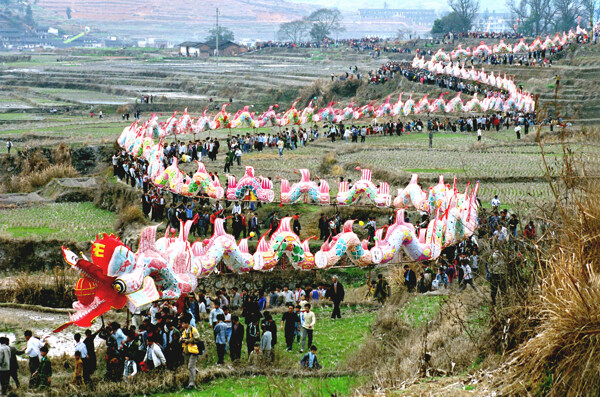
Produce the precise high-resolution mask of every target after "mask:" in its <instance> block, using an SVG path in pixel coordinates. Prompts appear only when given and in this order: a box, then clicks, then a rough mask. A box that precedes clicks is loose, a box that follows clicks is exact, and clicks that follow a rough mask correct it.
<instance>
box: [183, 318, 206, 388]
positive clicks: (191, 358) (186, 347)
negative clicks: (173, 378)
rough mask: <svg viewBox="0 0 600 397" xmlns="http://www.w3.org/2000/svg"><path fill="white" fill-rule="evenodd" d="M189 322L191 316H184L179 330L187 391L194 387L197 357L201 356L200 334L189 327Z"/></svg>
mask: <svg viewBox="0 0 600 397" xmlns="http://www.w3.org/2000/svg"><path fill="white" fill-rule="evenodd" d="M190 321H191V315H190V314H189V313H186V314H184V315H183V317H182V319H181V328H183V333H182V334H181V345H182V347H183V355H184V357H185V366H186V368H187V369H188V373H189V380H188V385H187V386H186V388H188V389H191V388H193V387H195V383H196V363H197V362H198V356H199V355H200V354H202V352H201V351H200V343H201V341H200V334H199V333H198V330H197V329H196V328H195V327H192V326H191V325H190Z"/></svg>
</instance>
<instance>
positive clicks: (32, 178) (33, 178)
mask: <svg viewBox="0 0 600 397" xmlns="http://www.w3.org/2000/svg"><path fill="white" fill-rule="evenodd" d="M78 175H79V173H78V172H77V170H76V169H75V168H73V166H72V165H64V164H57V165H49V166H47V167H46V168H44V169H43V170H41V171H30V172H27V173H25V172H23V173H21V175H14V176H12V177H11V178H10V179H9V180H8V181H6V182H5V183H4V185H2V188H1V189H0V190H1V191H2V193H30V192H33V191H35V190H38V189H39V188H41V187H43V186H46V185H47V184H48V182H50V181H51V180H52V179H54V178H74V177H76V176H78Z"/></svg>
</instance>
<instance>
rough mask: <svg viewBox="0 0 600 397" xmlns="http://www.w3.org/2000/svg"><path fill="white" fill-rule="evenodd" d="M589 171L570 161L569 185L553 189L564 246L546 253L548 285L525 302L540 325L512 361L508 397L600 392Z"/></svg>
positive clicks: (598, 248) (598, 292) (599, 221)
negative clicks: (515, 396) (514, 396)
mask: <svg viewBox="0 0 600 397" xmlns="http://www.w3.org/2000/svg"><path fill="white" fill-rule="evenodd" d="M584 166H585V164H583V163H581V164H576V163H575V162H574V161H573V156H572V154H571V155H565V157H564V167H563V175H562V176H563V177H562V181H560V182H551V184H552V185H553V186H552V187H553V192H554V193H555V197H556V205H557V207H558V211H557V212H558V214H559V215H558V217H557V218H556V220H555V221H554V222H555V223H554V228H555V229H556V231H557V233H556V239H553V240H551V241H552V244H551V245H550V247H543V248H539V255H540V258H541V260H540V262H539V264H540V269H541V273H542V275H543V279H542V281H541V283H540V286H539V290H537V293H536V294H535V296H534V297H533V299H531V300H530V301H529V302H526V303H525V306H527V309H528V312H529V316H530V317H535V318H537V320H538V323H537V326H536V328H535V329H534V331H533V332H532V335H531V336H530V337H529V338H527V339H526V341H525V342H524V343H523V344H521V346H519V348H518V349H517V350H516V351H515V352H514V353H513V355H512V356H511V357H510V358H509V360H508V364H509V365H510V366H509V367H508V369H509V371H508V375H507V380H508V382H506V383H504V385H505V391H506V392H507V393H508V394H515V395H518V394H539V395H542V394H544V395H549V396H580V395H594V396H596V395H598V394H599V393H600V377H598V362H599V361H600V333H599V332H598V330H599V329H600V317H599V316H598V315H597V308H598V306H600V275H599V272H600V208H599V207H598V205H597V203H596V201H597V197H598V194H600V186H599V185H598V183H597V182H595V181H593V179H588V178H589V176H597V171H595V170H592V174H596V175H586V174H587V173H586V172H585V171H584V168H585V167H584Z"/></svg>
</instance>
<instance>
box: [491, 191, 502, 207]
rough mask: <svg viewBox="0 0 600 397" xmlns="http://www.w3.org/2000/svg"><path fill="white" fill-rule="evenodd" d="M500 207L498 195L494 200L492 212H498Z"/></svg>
mask: <svg viewBox="0 0 600 397" xmlns="http://www.w3.org/2000/svg"><path fill="white" fill-rule="evenodd" d="M499 207H500V200H499V199H498V195H497V194H496V195H495V196H494V198H493V199H492V210H493V211H497V210H498V208H499Z"/></svg>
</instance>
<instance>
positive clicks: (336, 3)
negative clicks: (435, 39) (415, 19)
mask: <svg viewBox="0 0 600 397" xmlns="http://www.w3.org/2000/svg"><path fill="white" fill-rule="evenodd" d="M287 1H289V2H291V3H306V4H316V5H319V6H323V7H337V8H339V9H340V10H344V11H356V10H358V9H359V8H380V7H383V5H384V3H387V5H388V7H389V8H421V7H420V6H419V5H418V4H423V2H420V3H415V2H414V1H412V0H287ZM480 2H481V10H482V11H483V10H485V9H486V8H488V9H489V10H490V11H492V10H496V11H505V10H506V4H505V1H504V0H495V1H494V0H480ZM426 3H429V4H433V3H435V4H439V5H440V7H441V8H447V7H448V6H447V4H448V3H447V1H446V0H433V1H427V2H426Z"/></svg>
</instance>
